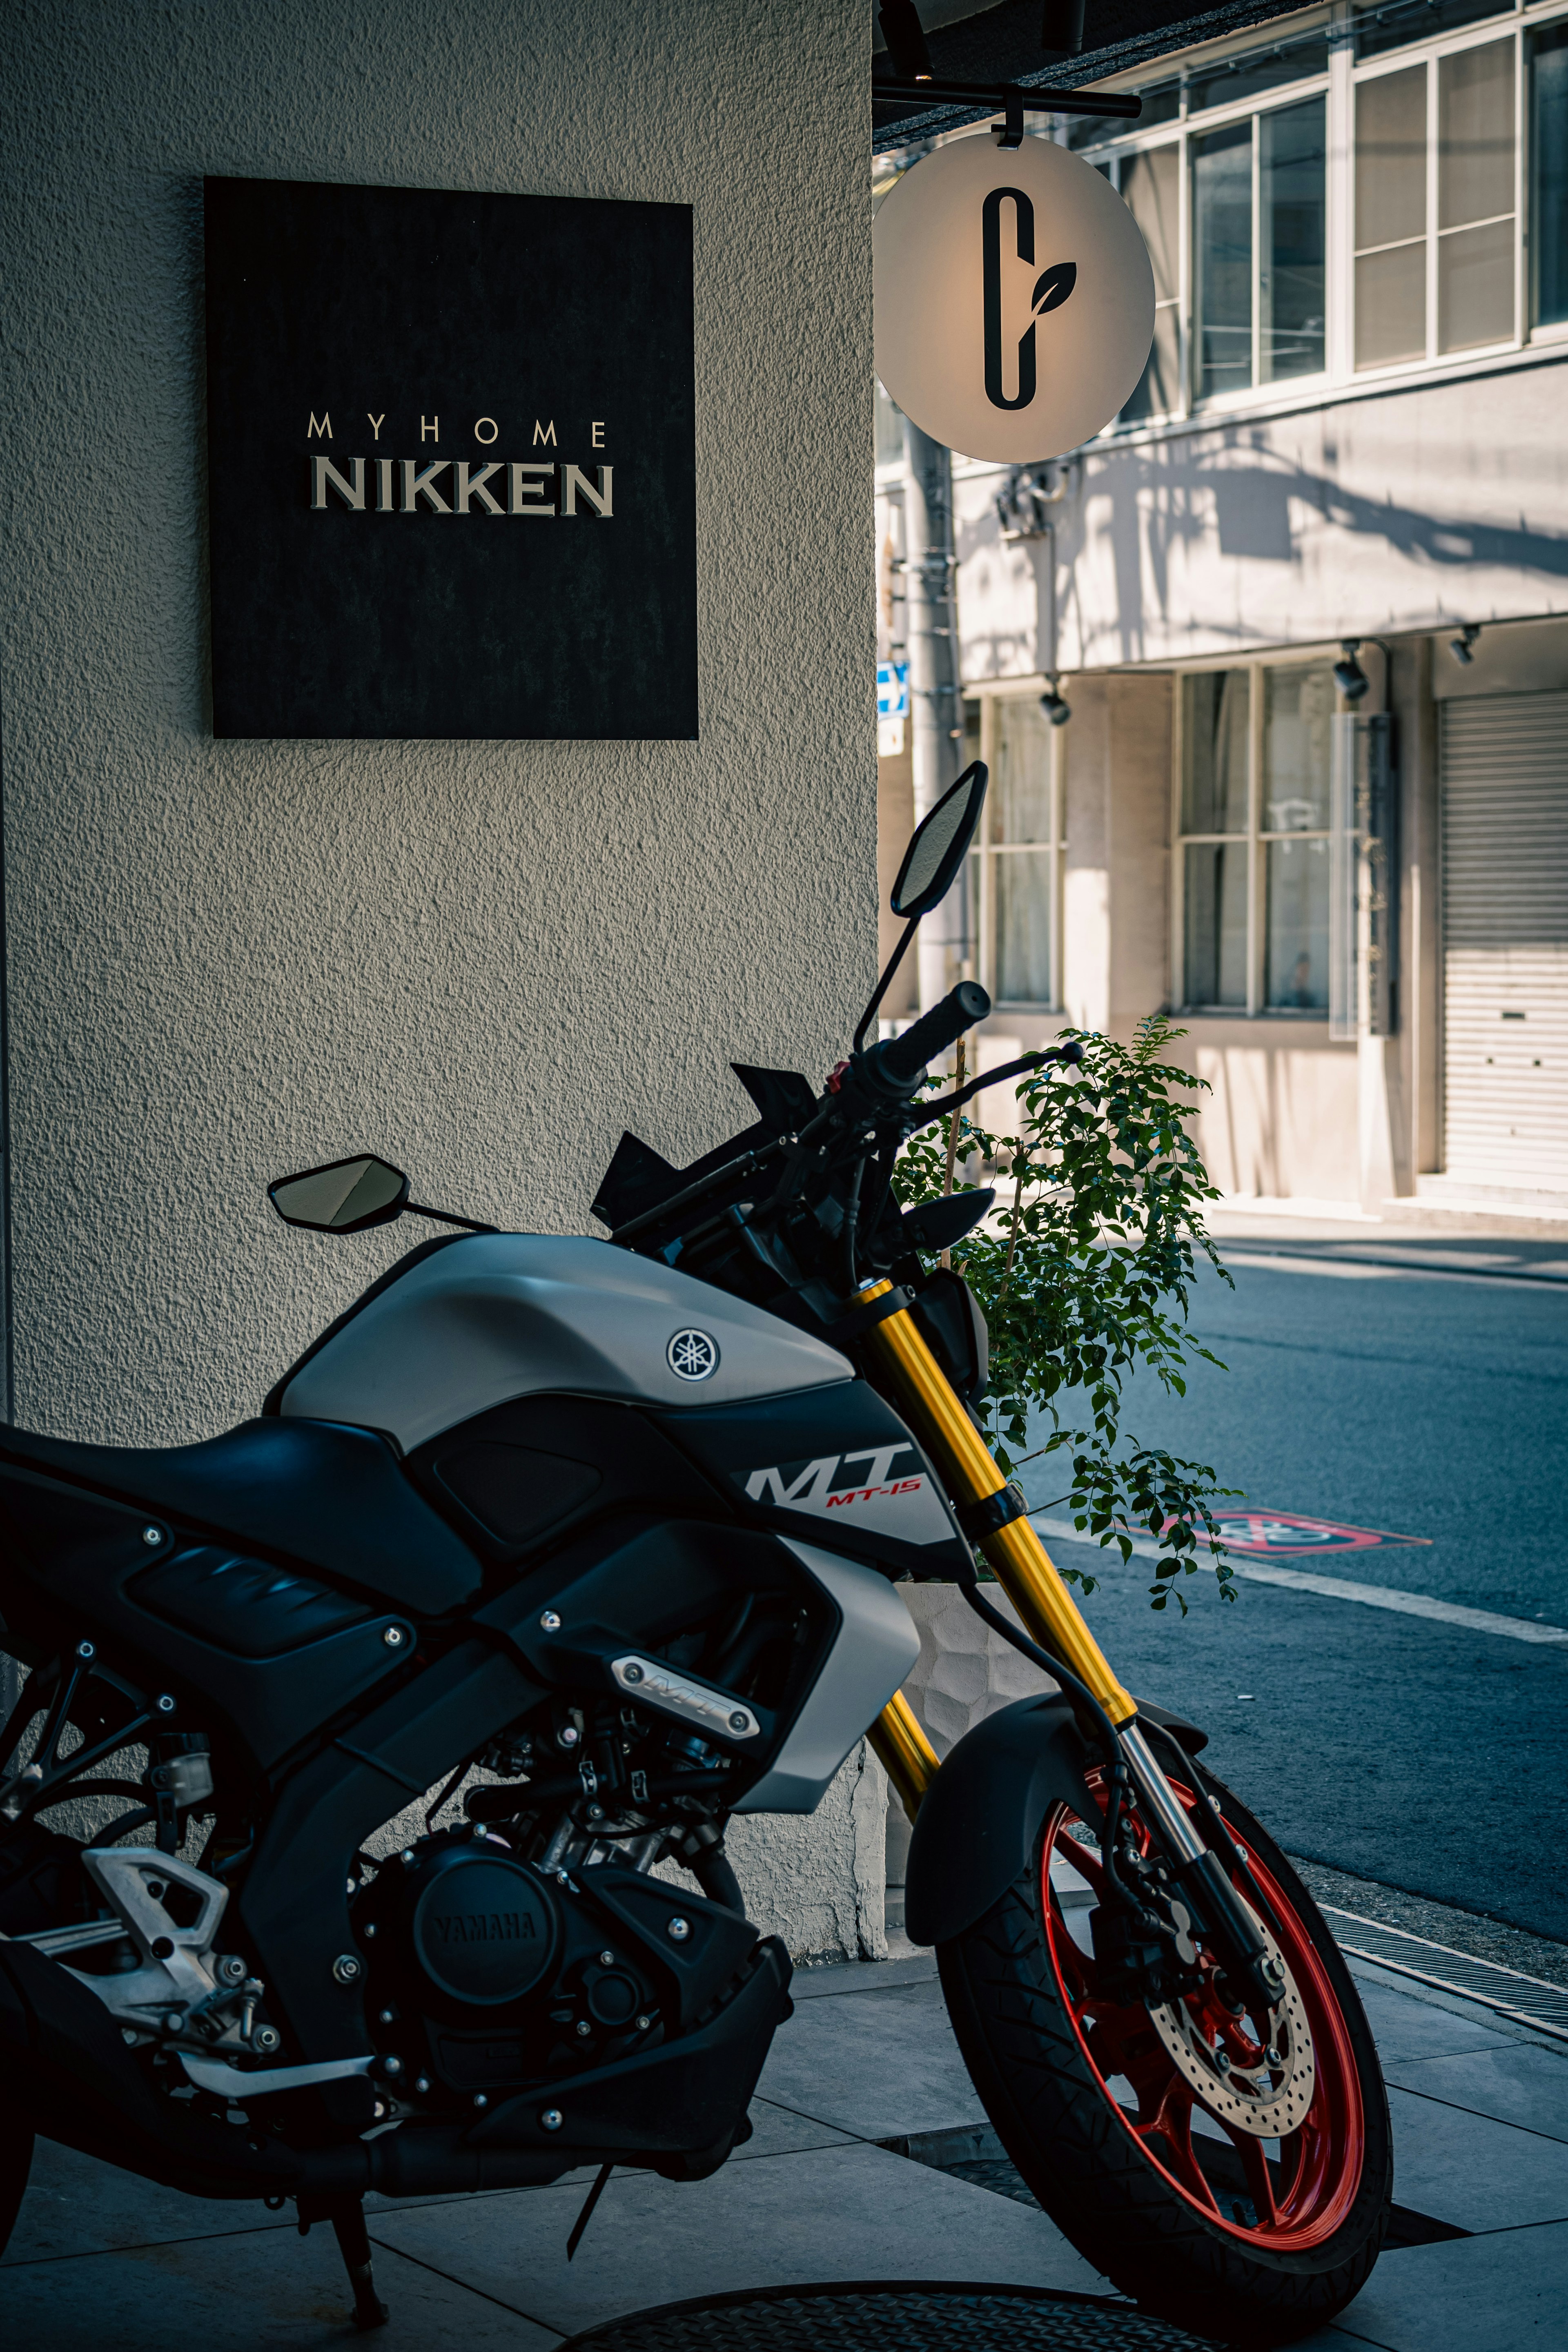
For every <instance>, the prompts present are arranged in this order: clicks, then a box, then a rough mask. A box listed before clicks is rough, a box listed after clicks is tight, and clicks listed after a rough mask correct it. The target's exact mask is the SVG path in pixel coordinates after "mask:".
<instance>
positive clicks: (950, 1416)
mask: <svg viewBox="0 0 1568 2352" xmlns="http://www.w3.org/2000/svg"><path fill="white" fill-rule="evenodd" d="M891 1288H892V1285H891V1283H888V1282H874V1283H869V1284H868V1285H867V1286H866V1288H865V1289H863V1290H861V1291H859V1292H858V1293H857V1295H856V1299H855V1304H856V1306H858V1307H866V1306H869V1305H870V1303H871V1302H872V1300H873V1299H877V1298H881V1297H885V1296H886V1294H887V1293H888V1291H889V1290H890V1289H891ZM860 1344H861V1346H862V1347H863V1348H864V1349H865V1350H866V1352H867V1354H868V1356H870V1357H871V1358H872V1359H873V1360H874V1362H875V1364H876V1367H877V1370H878V1372H879V1375H880V1384H881V1385H883V1386H884V1387H885V1388H886V1390H887V1391H888V1393H889V1396H890V1397H891V1400H892V1402H894V1403H895V1404H896V1405H897V1406H898V1408H899V1411H900V1412H901V1413H902V1415H903V1417H904V1419H905V1420H906V1421H907V1422H908V1423H909V1425H910V1428H911V1429H912V1430H913V1431H914V1433H915V1435H916V1436H917V1437H918V1438H919V1439H920V1442H921V1444H922V1445H923V1446H924V1448H925V1450H926V1453H927V1454H929V1455H930V1457H931V1461H932V1462H933V1463H934V1464H935V1465H936V1467H937V1470H938V1472H939V1473H940V1475H941V1477H942V1483H943V1485H944V1486H946V1488H947V1490H948V1493H949V1494H950V1495H951V1496H952V1500H953V1501H954V1502H955V1503H957V1504H965V1503H983V1502H984V1501H985V1500H986V1498H987V1497H988V1496H992V1495H999V1494H1000V1493H1001V1492H1002V1490H1003V1488H1004V1487H1005V1485H1006V1483H1007V1482H1006V1480H1005V1478H1004V1477H1003V1475H1002V1473H1001V1472H1000V1470H998V1468H997V1467H996V1465H995V1463H994V1461H993V1460H992V1458H991V1452H990V1448H989V1447H988V1446H987V1445H986V1444H985V1441H984V1438H983V1437H982V1436H981V1434H980V1432H979V1431H978V1430H977V1429H976V1428H975V1426H974V1423H973V1422H972V1421H971V1420H970V1418H969V1415H968V1414H967V1413H966V1412H965V1411H964V1410H963V1403H962V1402H961V1401H960V1399H959V1398H958V1396H957V1395H956V1394H955V1393H954V1391H953V1389H952V1383H951V1381H949V1380H948V1378H947V1376H946V1374H945V1373H944V1372H943V1370H942V1366H941V1365H940V1364H939V1363H938V1362H937V1360H936V1358H935V1357H934V1356H933V1355H932V1354H931V1349H930V1348H929V1347H927V1345H926V1342H925V1339H924V1337H923V1336H922V1334H921V1328H920V1326H919V1324H918V1323H917V1322H916V1321H915V1318H914V1317H913V1316H912V1315H911V1314H910V1312H909V1309H908V1308H907V1307H902V1308H900V1310H899V1311H898V1312H897V1313H896V1314H892V1315H889V1316H885V1317H884V1318H883V1319H882V1321H881V1322H880V1323H878V1324H874V1325H873V1326H872V1328H871V1329H870V1330H869V1331H868V1333H867V1334H866V1337H865V1339H863V1340H862V1341H861V1342H860ZM980 1549H981V1551H982V1552H983V1553H984V1557H985V1559H986V1560H987V1561H988V1563H989V1564H990V1566H991V1568H992V1569H993V1570H994V1573H995V1577H996V1581H997V1583H998V1584H999V1585H1000V1586H1001V1587H1002V1590H1003V1591H1004V1592H1005V1594H1006V1595H1007V1598H1008V1600H1009V1601H1011V1602H1012V1603H1013V1606H1014V1608H1015V1609H1016V1611H1017V1612H1018V1616H1019V1619H1020V1622H1022V1624H1023V1627H1024V1630H1025V1632H1026V1633H1028V1634H1029V1635H1030V1636H1031V1637H1032V1638H1033V1639H1034V1640H1035V1641H1037V1643H1039V1645H1040V1647H1041V1649H1043V1650H1048V1651H1049V1653H1050V1654H1051V1656H1052V1657H1053V1658H1059V1659H1060V1660H1061V1663H1062V1664H1063V1665H1064V1666H1066V1667H1067V1669H1068V1672H1069V1673H1070V1674H1074V1675H1077V1676H1078V1678H1079V1682H1081V1683H1087V1684H1088V1685H1089V1689H1090V1690H1091V1691H1092V1692H1093V1693H1094V1696H1095V1697H1096V1698H1097V1699H1098V1700H1099V1701H1100V1705H1101V1706H1103V1707H1104V1709H1105V1711H1106V1713H1107V1715H1109V1716H1110V1719H1111V1721H1112V1722H1113V1723H1118V1724H1122V1723H1131V1720H1132V1718H1133V1717H1134V1716H1135V1715H1136V1713H1137V1711H1138V1709H1137V1702H1136V1701H1135V1700H1134V1699H1133V1697H1132V1696H1131V1693H1129V1692H1128V1691H1126V1690H1124V1689H1123V1688H1122V1686H1121V1684H1120V1683H1119V1682H1118V1681H1117V1679H1116V1676H1115V1675H1113V1674H1112V1672H1111V1670H1110V1665H1109V1664H1108V1663H1107V1661H1106V1658H1105V1655H1104V1653H1103V1652H1102V1651H1101V1649H1100V1644H1099V1643H1098V1642H1097V1641H1096V1640H1095V1638H1094V1636H1093V1634H1092V1633H1090V1632H1089V1627H1088V1626H1087V1625H1086V1624H1085V1623H1084V1622H1083V1619H1082V1618H1081V1617H1080V1616H1079V1612H1078V1607H1077V1604H1076V1603H1075V1601H1074V1600H1073V1597H1072V1595H1071V1593H1070V1592H1069V1591H1068V1588H1067V1586H1066V1584H1064V1582H1063V1581H1062V1579H1061V1577H1060V1575H1059V1574H1058V1570H1056V1569H1055V1568H1054V1567H1053V1566H1052V1564H1051V1560H1050V1558H1049V1556H1048V1554H1047V1550H1046V1548H1045V1546H1044V1544H1043V1543H1042V1542H1041V1541H1040V1538H1039V1537H1038V1536H1037V1534H1036V1533H1035V1530H1034V1528H1033V1526H1032V1525H1031V1523H1030V1521H1029V1520H1028V1519H1026V1518H1020V1519H1010V1520H1009V1521H1008V1523H1007V1525H1006V1526H1005V1527H1004V1528H997V1529H996V1530H995V1532H994V1534H992V1535H988V1536H985V1537H984V1538H982V1540H981V1544H980ZM870 1740H871V1745H872V1747H873V1748H875V1749H876V1751H877V1754H878V1755H879V1757H880V1759H881V1760H882V1763H883V1764H884V1765H885V1767H886V1768H887V1773H888V1778H889V1780H891V1782H892V1783H893V1786H894V1788H895V1789H897V1790H898V1792H899V1795H900V1798H901V1799H902V1801H903V1805H904V1810H905V1811H906V1812H907V1813H908V1814H909V1816H910V1820H911V1821H912V1820H913V1819H914V1816H915V1811H916V1809H917V1808H918V1806H919V1804H920V1801H921V1797H922V1796H923V1794H924V1793H925V1790H926V1789H927V1788H928V1787H929V1786H930V1783H931V1776H932V1774H933V1773H934V1772H935V1770H936V1769H937V1758H936V1752H935V1750H934V1749H933V1748H932V1747H931V1742H930V1741H929V1740H928V1739H927V1738H926V1736H925V1734H924V1732H923V1731H922V1730H921V1727H920V1725H919V1724H918V1723H917V1722H916V1720H915V1716H914V1711H913V1709H912V1708H911V1707H910V1704H909V1701H908V1700H907V1699H906V1698H905V1697H904V1696H902V1694H901V1693H900V1694H899V1695H898V1696H896V1697H894V1698H891V1699H889V1702H888V1704H887V1706H885V1707H884V1708H883V1709H882V1712H881V1714H880V1715H879V1717H878V1718H877V1721H876V1723H875V1724H874V1725H873V1726H872V1728H871V1732H870Z"/></svg>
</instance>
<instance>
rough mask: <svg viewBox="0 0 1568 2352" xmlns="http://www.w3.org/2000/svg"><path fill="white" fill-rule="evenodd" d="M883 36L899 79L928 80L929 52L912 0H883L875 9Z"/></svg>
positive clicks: (916, 9) (929, 69) (929, 67)
mask: <svg viewBox="0 0 1568 2352" xmlns="http://www.w3.org/2000/svg"><path fill="white" fill-rule="evenodd" d="M878 20H879V23H880V25H881V27H882V38H883V39H884V40H885V41H886V42H887V44H888V55H889V57H890V58H892V60H893V71H894V73H895V74H896V75H897V76H898V79H900V81H930V79H931V51H930V50H929V49H928V48H927V47H926V37H925V31H924V27H923V26H921V18H920V11H919V9H918V8H917V7H916V6H915V0H882V5H881V7H880V8H879V11H878Z"/></svg>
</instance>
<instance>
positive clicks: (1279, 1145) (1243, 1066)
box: [1171, 1013, 1360, 1201]
mask: <svg viewBox="0 0 1568 2352" xmlns="http://www.w3.org/2000/svg"><path fill="white" fill-rule="evenodd" d="M1177 1019H1178V1021H1179V1022H1182V1023H1183V1024H1184V1026H1185V1028H1186V1033H1187V1034H1186V1035H1185V1036H1184V1037H1183V1038H1181V1039H1179V1040H1178V1041H1177V1042H1176V1044H1174V1045H1173V1046H1172V1048H1171V1059H1172V1060H1173V1061H1174V1062H1179V1063H1180V1064H1181V1066H1182V1067H1183V1068H1184V1069H1188V1070H1191V1071H1192V1072H1193V1073H1194V1076H1197V1077H1200V1078H1206V1079H1207V1080H1208V1083H1209V1085H1210V1087H1212V1088H1213V1089H1214V1091H1213V1092H1212V1093H1211V1094H1207V1095H1205V1096H1204V1097H1202V1099H1201V1106H1200V1108H1199V1112H1198V1121H1197V1145H1198V1150H1200V1151H1201V1152H1202V1154H1203V1158H1204V1164H1205V1167H1206V1168H1207V1169H1208V1171H1209V1174H1210V1175H1211V1176H1212V1177H1213V1179H1214V1181H1215V1183H1216V1184H1217V1185H1218V1186H1219V1188H1220V1190H1221V1192H1245V1193H1254V1194H1256V1193H1262V1194H1265V1195H1267V1196H1269V1197H1274V1196H1277V1195H1279V1194H1280V1193H1282V1192H1286V1191H1289V1192H1298V1193H1300V1194H1302V1195H1303V1196H1304V1197H1306V1198H1309V1199H1311V1200H1319V1201H1336V1200H1355V1199H1357V1198H1359V1192H1360V1179H1359V1172H1358V1170H1359V1163H1358V1160H1357V1133H1358V1129H1357V1118H1358V1096H1357V1076H1356V1055H1355V1048H1354V1047H1353V1046H1350V1045H1331V1044H1330V1043H1329V1037H1328V1031H1327V1028H1326V1026H1325V1025H1323V1024H1320V1023H1317V1022H1312V1023H1306V1022H1303V1023H1301V1024H1300V1027H1299V1029H1298V1028H1297V1026H1296V1024H1287V1025H1288V1026H1289V1027H1290V1028H1291V1029H1292V1030H1294V1031H1295V1034H1289V1035H1285V1036H1280V1035H1278V1034H1276V1035H1275V1036H1273V1037H1269V1036H1268V1035H1263V1036H1259V1034H1258V1026H1259V1024H1257V1023H1256V1022H1247V1023H1246V1024H1243V1023H1242V1022H1240V1021H1227V1020H1224V1019H1216V1018H1215V1016H1213V1015H1212V1014H1203V1013H1200V1014H1196V1015H1194V1014H1191V1013H1188V1014H1185V1015H1181V1014H1178V1015H1177ZM1287 1169H1288V1170H1289V1171H1290V1181H1289V1184H1287V1183H1286V1181H1284V1171H1286V1170H1287Z"/></svg>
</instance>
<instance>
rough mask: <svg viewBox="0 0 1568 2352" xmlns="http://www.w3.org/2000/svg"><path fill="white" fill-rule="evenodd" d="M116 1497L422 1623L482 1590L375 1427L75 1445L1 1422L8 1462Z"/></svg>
mask: <svg viewBox="0 0 1568 2352" xmlns="http://www.w3.org/2000/svg"><path fill="white" fill-rule="evenodd" d="M8 1464H9V1465H15V1466H16V1468H19V1469H25V1470H30V1471H33V1472H36V1473H42V1474H43V1475H45V1476H47V1477H51V1478H59V1479H64V1480H66V1481H67V1482H68V1484H70V1485H71V1486H85V1487H89V1488H91V1489H92V1490H93V1491H94V1492H95V1493H98V1494H101V1495H107V1496H113V1497H115V1498H116V1499H117V1500H120V1501H123V1502H128V1503H130V1504H132V1506H133V1507H135V1508H137V1509H140V1510H144V1511H146V1512H147V1513H148V1514H149V1516H153V1515H156V1516H158V1517H163V1518H167V1519H168V1520H170V1521H171V1522H172V1523H173V1524H174V1528H175V1532H176V1538H179V1537H182V1536H188V1535H192V1534H199V1535H201V1536H202V1537H203V1538H206V1539H208V1540H210V1539H211V1538H214V1537H216V1538H220V1539H226V1540H227V1541H229V1542H231V1543H234V1544H237V1545H239V1546H242V1547H245V1548H247V1549H248V1548H250V1547H254V1548H255V1549H258V1550H259V1551H263V1552H271V1553H283V1554H286V1555H287V1556H288V1558H289V1559H291V1560H295V1561H299V1562H302V1563H306V1564H308V1565H310V1567H312V1568H315V1569H316V1570H320V1571H321V1573H322V1574H324V1575H326V1576H327V1577H329V1578H332V1579H337V1580H342V1581H345V1582H347V1583H351V1584H354V1585H357V1586H358V1587H359V1588H360V1589H361V1591H364V1592H369V1593H374V1594H375V1595H376V1596H378V1597H379V1598H380V1599H382V1600H384V1601H390V1602H391V1603H392V1604H393V1605H394V1606H395V1607H396V1608H400V1609H406V1610H408V1611H410V1612H413V1613H414V1614H415V1615H416V1616H423V1617H439V1616H443V1615H445V1614H446V1613H447V1611H449V1610H452V1609H457V1608H460V1607H461V1606H462V1604H463V1603H464V1601H468V1600H471V1599H472V1598H473V1596H474V1595H475V1594H476V1593H477V1592H478V1591H479V1586H480V1582H481V1580H482V1578H481V1570H480V1566H479V1560H478V1559H476V1558H475V1556H474V1554H473V1553H472V1552H471V1551H469V1549H468V1546H467V1545H466V1544H464V1543H463V1542H462V1541H461V1539H460V1538H458V1536H457V1535H455V1534H454V1533H453V1531H452V1529H451V1528H449V1527H448V1526H447V1523H446V1521H445V1520H444V1519H441V1518H439V1517H437V1514H436V1513H435V1511H433V1510H432V1509H431V1507H430V1506H429V1504H427V1503H426V1501H425V1500H424V1498H423V1497H422V1496H420V1495H419V1494H418V1493H417V1491H416V1489H415V1487H414V1486H412V1485H411V1484H410V1482H409V1480H408V1479H407V1477H406V1476H405V1475H404V1471H403V1467H402V1465H401V1463H400V1462H399V1460H398V1458H397V1455H396V1454H395V1452H394V1451H393V1448H392V1447H391V1445H390V1444H388V1443H387V1441H386V1439H385V1438H384V1437H382V1436H381V1435H379V1434H378V1433H377V1432H376V1431H374V1430H373V1429H357V1428H353V1427H350V1426H349V1425H347V1424H346V1423H341V1422H330V1421H306V1420H303V1419H300V1420H279V1419H270V1418H268V1419H263V1420H258V1421H242V1422H241V1423H239V1425H238V1427H237V1428H235V1429H229V1430H226V1431H225V1432H224V1433H223V1434H222V1436H220V1437H209V1438H205V1439H204V1440H203V1441H202V1442H201V1443H200V1444H195V1445H168V1446H137V1445H126V1446H120V1445H78V1444H71V1443H69V1442H68V1440H66V1439H64V1438H59V1437H44V1436H40V1435H38V1434H37V1433H35V1432H34V1431H31V1430H25V1429H16V1428H6V1427H4V1426H0V1487H3V1485H4V1471H5V1466H6V1465H8Z"/></svg>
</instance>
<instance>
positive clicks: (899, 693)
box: [877, 662, 910, 719]
mask: <svg viewBox="0 0 1568 2352" xmlns="http://www.w3.org/2000/svg"><path fill="white" fill-rule="evenodd" d="M909 715H910V666H909V664H908V662H879V663H878V664H877V716H878V718H879V719H907V718H908V717H909Z"/></svg>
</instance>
